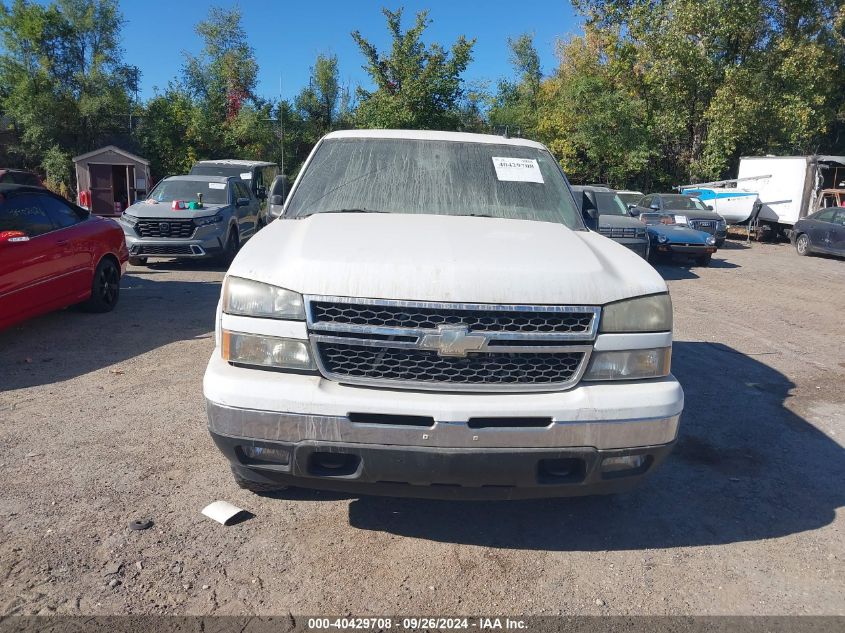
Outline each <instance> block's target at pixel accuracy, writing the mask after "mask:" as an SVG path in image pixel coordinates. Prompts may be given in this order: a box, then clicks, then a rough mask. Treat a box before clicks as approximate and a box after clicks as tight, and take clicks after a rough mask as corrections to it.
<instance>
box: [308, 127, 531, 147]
mask: <svg viewBox="0 0 845 633" xmlns="http://www.w3.org/2000/svg"><path fill="white" fill-rule="evenodd" d="M323 138H327V139H332V138H389V139H407V140H412V141H453V142H456V143H487V144H490V145H522V146H524V147H536V148H537V149H545V146H544V145H543V144H542V143H538V142H536V141H529V140H528V139H524V138H506V137H504V136H496V135H495V134H470V133H468V132H439V131H435V130H340V131H338V132H331V133H330V134H327V135H326V136H325V137H323Z"/></svg>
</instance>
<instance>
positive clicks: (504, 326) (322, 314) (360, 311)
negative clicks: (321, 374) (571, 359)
mask: <svg viewBox="0 0 845 633" xmlns="http://www.w3.org/2000/svg"><path fill="white" fill-rule="evenodd" d="M311 310H312V314H313V318H314V321H315V322H319V323H321V324H322V323H339V324H344V325H357V326H372V327H391V328H415V329H432V328H437V326H439V325H457V324H463V325H466V326H467V329H468V330H469V331H471V332H555V333H565V334H571V333H579V334H589V332H590V328H591V326H592V324H593V318H594V316H595V315H594V314H593V313H585V312H583V311H578V310H579V309H573V310H572V311H566V310H563V311H556V312H551V311H550V312H542V311H533V310H532V311H527V310H509V309H507V307H504V306H503V309H489V308H484V309H476V310H464V309H457V308H451V309H450V308H432V307H426V306H424V305H418V306H413V305H410V302H408V305H374V304H356V303H340V302H330V301H314V302H313V303H312V304H311Z"/></svg>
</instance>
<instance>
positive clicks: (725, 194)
mask: <svg viewBox="0 0 845 633" xmlns="http://www.w3.org/2000/svg"><path fill="white" fill-rule="evenodd" d="M681 193H683V194H684V195H687V196H695V197H696V198H699V199H700V200H701V201H702V202H703V203H704V204H706V205H708V206H710V207H713V211H715V212H716V213H718V214H719V215H721V216H722V217H723V218H725V221H726V222H727V223H728V224H744V223H746V222H748V220H749V219H750V218H751V215H752V214H753V213H754V207H755V205H756V204H757V203H758V201H759V200H760V197H759V194H758V192H757V191H748V190H746V189H739V188H726V187H700V186H699V187H696V186H691V187H681Z"/></svg>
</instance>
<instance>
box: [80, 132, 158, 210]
mask: <svg viewBox="0 0 845 633" xmlns="http://www.w3.org/2000/svg"><path fill="white" fill-rule="evenodd" d="M73 164H74V165H75V167H76V190H77V192H79V193H78V194H77V195H78V199H79V204H80V206H83V207H86V208H88V209H90V210H91V212H92V213H94V214H95V215H120V214H121V212H122V211H123V210H124V209H126V207H128V206H129V205H131V204H134V203H135V202H136V201H137V200H139V199H143V198H145V197H146V195H147V191H148V189H149V188H150V187H151V186H152V183H151V182H150V161H148V160H146V159H144V158H141V157H140V156H136V155H135V154H131V153H130V152H127V151H126V150H124V149H120V148H119V147H116V146H114V145H106V146H105V147H101V148H100V149H97V150H94V151H93V152H88V153H87V154H81V155H79V156H77V157H75V158H74V159H73Z"/></svg>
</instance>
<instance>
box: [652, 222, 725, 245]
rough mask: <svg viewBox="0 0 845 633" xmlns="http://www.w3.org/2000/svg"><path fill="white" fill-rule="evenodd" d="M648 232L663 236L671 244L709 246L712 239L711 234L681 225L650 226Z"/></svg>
mask: <svg viewBox="0 0 845 633" xmlns="http://www.w3.org/2000/svg"><path fill="white" fill-rule="evenodd" d="M648 232H649V233H650V234H654V235H663V236H665V237H667V238H668V239H669V242H670V243H672V242H677V243H681V242H683V243H684V244H707V238H708V237H710V233H705V232H704V231H696V230H695V229H691V228H689V227H688V226H681V225H680V224H650V225H649V226H648Z"/></svg>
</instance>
